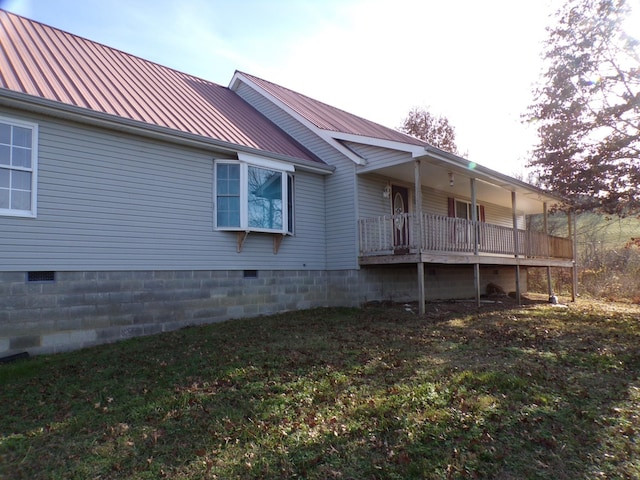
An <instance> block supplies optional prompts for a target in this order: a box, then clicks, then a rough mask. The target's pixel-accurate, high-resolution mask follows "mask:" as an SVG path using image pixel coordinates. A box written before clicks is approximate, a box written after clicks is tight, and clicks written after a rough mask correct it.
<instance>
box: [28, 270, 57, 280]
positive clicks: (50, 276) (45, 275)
mask: <svg viewBox="0 0 640 480" xmlns="http://www.w3.org/2000/svg"><path fill="white" fill-rule="evenodd" d="M55 281H56V272H27V282H55Z"/></svg>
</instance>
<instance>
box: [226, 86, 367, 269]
mask: <svg viewBox="0 0 640 480" xmlns="http://www.w3.org/2000/svg"><path fill="white" fill-rule="evenodd" d="M237 93H238V94H239V95H240V96H241V97H242V98H244V100H245V101H247V102H248V103H250V104H251V105H252V106H253V107H254V108H256V109H257V110H258V111H260V113H262V114H263V115H265V116H266V117H268V118H269V119H270V120H271V121H272V122H274V123H275V124H276V125H278V126H279V127H280V128H281V129H283V130H284V131H285V132H287V133H288V134H289V135H290V136H291V137H293V138H294V139H296V140H297V141H298V142H299V143H301V144H302V145H304V146H305V147H306V148H307V149H308V150H309V151H311V152H313V153H314V154H315V155H316V156H318V157H319V158H320V159H322V160H323V161H324V162H326V163H327V164H329V165H332V166H334V167H336V170H335V172H334V173H333V174H332V175H328V176H326V177H325V178H324V182H325V195H326V203H325V204H324V208H325V211H326V233H325V235H326V245H327V263H326V266H327V268H328V269H330V270H340V269H352V268H357V266H358V262H357V257H358V240H357V222H356V220H357V218H358V216H359V215H358V211H357V202H356V198H357V197H356V191H357V181H356V175H355V164H354V163H353V161H351V160H350V159H349V158H347V157H345V156H344V155H343V154H342V153H340V152H339V151H338V150H336V149H335V148H333V147H332V146H331V145H330V144H328V143H327V142H326V141H325V140H323V139H322V138H320V137H319V136H318V135H316V134H315V133H314V132H313V131H311V130H310V129H309V128H307V127H306V126H305V125H303V124H302V123H300V122H298V121H297V120H296V119H294V118H293V117H291V116H290V115H289V114H287V113H286V112H285V111H284V110H282V109H280V108H279V107H277V106H276V105H275V104H273V103H271V102H270V101H269V100H268V99H267V98H265V97H263V96H262V95H260V94H259V93H258V92H256V91H254V90H253V89H252V88H250V87H248V86H247V85H245V84H241V85H240V86H239V87H238V89H237Z"/></svg>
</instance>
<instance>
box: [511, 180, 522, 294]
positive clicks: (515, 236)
mask: <svg viewBox="0 0 640 480" xmlns="http://www.w3.org/2000/svg"><path fill="white" fill-rule="evenodd" d="M511 211H512V216H513V249H514V250H515V251H514V252H513V253H514V255H515V258H518V257H519V255H518V252H519V251H520V245H519V240H520V238H519V235H518V215H517V203H516V192H511ZM516 300H517V301H518V305H522V299H521V298H520V265H519V264H518V263H516Z"/></svg>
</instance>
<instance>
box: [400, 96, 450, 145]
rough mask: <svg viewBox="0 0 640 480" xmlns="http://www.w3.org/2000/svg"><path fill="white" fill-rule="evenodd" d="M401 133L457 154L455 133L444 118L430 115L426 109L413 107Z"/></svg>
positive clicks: (401, 128)
mask: <svg viewBox="0 0 640 480" xmlns="http://www.w3.org/2000/svg"><path fill="white" fill-rule="evenodd" d="M399 130H400V131H401V132H403V133H406V134H408V135H411V136H413V137H416V138H419V139H420V140H424V141H425V142H427V143H429V144H430V145H433V146H434V147H437V148H440V149H441V150H445V151H447V152H451V153H455V154H457V153H458V147H457V145H456V132H455V129H454V128H453V127H452V126H451V124H450V123H449V120H448V119H447V118H446V117H441V116H436V115H432V114H431V113H430V112H429V111H428V110H427V109H425V108H421V107H413V108H412V109H411V110H410V111H409V113H408V114H407V118H405V119H404V122H403V123H402V125H401V126H400V129H399Z"/></svg>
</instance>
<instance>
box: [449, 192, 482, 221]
mask: <svg viewBox="0 0 640 480" xmlns="http://www.w3.org/2000/svg"><path fill="white" fill-rule="evenodd" d="M449 198H450V199H451V204H450V207H453V211H451V210H450V212H449V216H450V217H454V218H460V219H461V220H467V221H469V222H470V221H472V217H469V218H466V219H465V218H462V217H458V202H460V203H464V204H466V205H467V215H469V214H471V213H472V203H471V202H470V201H469V200H465V199H462V198H458V197H449ZM484 212H485V207H484V204H481V203H476V216H477V218H476V221H478V222H483V223H484V222H486V220H485V213H484Z"/></svg>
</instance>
